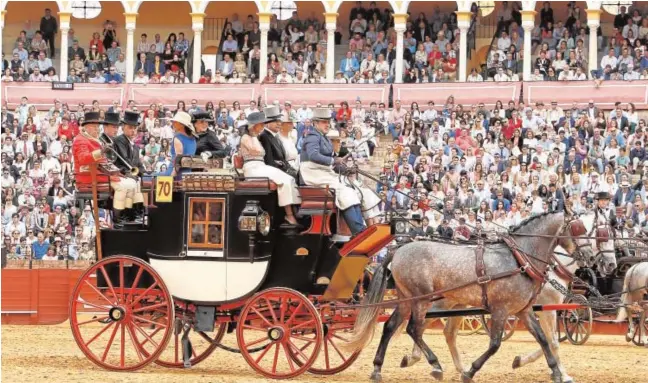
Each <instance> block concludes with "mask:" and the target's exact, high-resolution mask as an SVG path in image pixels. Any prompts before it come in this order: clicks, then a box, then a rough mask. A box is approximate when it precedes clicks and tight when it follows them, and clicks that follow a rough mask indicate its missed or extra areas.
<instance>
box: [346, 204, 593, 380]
mask: <svg viewBox="0 0 648 383" xmlns="http://www.w3.org/2000/svg"><path fill="white" fill-rule="evenodd" d="M585 234H586V230H585V228H584V226H583V223H582V222H581V221H580V220H578V219H576V220H570V218H569V217H568V216H566V214H565V213H563V212H560V213H549V214H543V215H539V216H536V217H533V218H531V219H529V220H527V221H525V222H523V223H522V224H520V225H519V226H517V227H515V228H512V229H511V231H510V233H509V235H510V237H511V238H512V239H513V240H514V241H515V242H516V244H517V246H518V249H519V253H522V254H523V255H522V257H526V260H525V262H528V268H529V269H532V270H535V271H538V270H541V271H543V270H545V268H546V266H547V264H548V263H549V262H550V260H549V258H550V257H551V253H552V252H553V251H554V248H555V247H556V246H557V245H560V246H562V247H563V248H564V249H566V250H567V252H568V253H569V254H573V253H575V252H576V251H577V250H578V251H580V249H581V248H583V249H584V250H582V251H583V252H585V254H586V255H585V256H586V257H589V256H593V253H592V249H591V247H586V246H587V245H588V244H589V241H588V240H587V239H582V238H578V237H580V236H583V235H585ZM484 246H485V249H484V250H485V256H484V257H483V259H484V263H485V271H486V273H487V275H489V276H491V277H492V276H496V275H498V274H499V276H501V278H497V279H493V280H492V281H490V282H487V283H484V284H483V285H479V284H477V283H476V280H477V277H476V252H475V247H474V246H457V245H455V244H451V243H443V242H427V241H425V242H412V243H409V244H406V245H404V246H403V247H401V248H399V249H398V250H396V252H395V253H394V254H393V258H392V259H389V258H388V259H386V260H385V261H384V262H383V264H382V265H381V267H379V268H378V270H377V272H376V275H375V276H374V278H373V280H372V282H371V285H370V287H369V291H368V292H367V294H366V296H365V298H364V300H363V304H375V303H377V302H381V301H382V299H383V296H384V293H385V288H386V281H387V272H386V269H387V267H388V266H389V265H390V263H391V271H392V275H393V277H394V282H395V284H396V291H397V294H398V298H399V299H400V300H401V302H399V303H398V306H397V307H396V309H395V310H394V312H393V313H392V315H391V317H390V318H389V320H388V321H387V323H385V326H384V330H383V334H382V337H381V340H380V345H379V346H378V350H377V352H376V357H375V359H374V371H373V373H372V375H371V378H372V379H373V380H374V381H379V380H380V379H381V369H382V365H383V362H384V358H385V353H386V351H387V346H388V344H389V341H390V339H391V337H392V336H393V335H394V333H395V332H397V330H398V328H399V327H400V326H401V324H403V323H404V322H405V320H407V319H408V318H409V323H408V325H407V333H408V335H410V337H412V339H413V340H414V342H415V344H416V345H418V346H419V347H420V348H421V349H422V350H423V353H424V354H425V356H426V358H427V360H428V363H430V365H432V376H433V377H434V378H435V379H438V380H441V379H442V378H443V369H442V367H441V364H440V363H439V361H438V359H437V357H436V355H434V353H433V352H432V350H430V348H429V347H428V346H427V344H426V343H425V342H424V341H423V330H424V329H425V326H424V321H425V314H426V312H427V310H428V309H429V307H430V306H431V304H432V303H431V302H430V297H431V296H433V295H434V294H435V292H442V294H441V295H442V296H443V297H444V298H446V299H449V300H451V301H453V302H457V304H461V305H465V306H472V307H480V306H482V300H483V296H482V287H483V286H485V290H486V292H487V300H488V307H487V308H488V310H489V311H490V312H491V317H492V327H491V331H490V337H491V339H490V345H489V347H488V350H487V351H486V352H485V353H484V354H483V355H482V356H480V357H479V358H478V359H477V360H476V361H474V362H473V364H472V367H471V368H470V370H468V371H463V372H462V382H463V383H470V382H473V379H472V378H473V377H474V376H475V374H476V373H477V371H479V370H480V369H481V367H482V366H483V365H484V363H485V362H486V361H487V360H488V359H489V358H490V357H491V356H492V355H493V354H495V353H496V352H497V350H498V349H499V347H500V345H501V341H502V334H503V330H504V323H505V321H506V320H507V318H508V317H509V316H510V315H517V316H518V317H520V319H522V321H523V322H524V323H525V324H526V326H527V328H528V329H529V331H530V332H531V334H532V335H533V336H534V337H535V338H536V340H537V341H538V343H540V346H541V347H542V349H543V351H544V354H545V356H546V358H547V363H548V365H549V367H550V368H551V370H552V379H553V382H555V383H558V382H561V381H562V379H561V376H562V375H561V372H560V369H559V368H558V365H557V363H556V360H555V358H554V356H553V354H552V353H551V349H550V347H549V344H548V342H547V339H546V337H545V335H544V333H543V332H542V328H541V327H540V324H539V323H538V321H537V319H536V318H535V315H534V313H533V312H532V311H531V303H532V302H533V300H534V299H535V296H536V294H537V292H538V288H539V287H540V282H539V281H537V280H534V279H532V278H529V276H528V275H526V274H524V273H521V272H518V273H511V272H512V271H513V270H520V269H521V265H520V263H519V262H518V261H517V260H516V258H515V256H514V254H513V251H512V249H511V248H510V247H509V246H508V245H506V244H505V243H495V244H485V245H484ZM525 254H527V255H532V256H531V257H528V256H526V255H525ZM522 269H525V270H526V269H527V268H526V266H523V267H522ZM417 297H424V298H426V299H423V298H417ZM378 312H379V307H378V306H376V305H374V306H368V307H364V308H362V309H361V310H360V312H359V315H358V317H357V320H356V323H355V325H354V329H353V332H352V334H351V337H350V339H349V343H347V344H345V345H343V346H344V348H346V349H348V350H360V349H361V348H362V347H364V345H366V344H367V343H368V342H369V341H370V340H371V338H372V336H373V333H374V328H375V326H376V318H377V316H378Z"/></svg>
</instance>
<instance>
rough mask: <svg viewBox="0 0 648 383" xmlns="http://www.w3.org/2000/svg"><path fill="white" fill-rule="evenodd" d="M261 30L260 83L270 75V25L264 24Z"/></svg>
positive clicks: (260, 27)
mask: <svg viewBox="0 0 648 383" xmlns="http://www.w3.org/2000/svg"><path fill="white" fill-rule="evenodd" d="M259 30H260V31H261V46H260V47H259V48H260V50H261V57H260V59H259V83H260V82H261V81H263V80H265V78H266V76H267V75H268V31H269V30H270V24H268V23H263V24H260V25H259Z"/></svg>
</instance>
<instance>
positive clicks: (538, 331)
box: [518, 311, 563, 383]
mask: <svg viewBox="0 0 648 383" xmlns="http://www.w3.org/2000/svg"><path fill="white" fill-rule="evenodd" d="M518 317H519V318H520V319H521V320H522V321H523V322H524V324H525V325H526V327H527V329H528V330H529V332H530V333H531V335H533V337H534V338H535V339H536V341H537V342H538V343H539V344H540V347H541V348H542V351H543V352H544V354H545V358H546V359H547V364H548V365H549V368H550V369H551V381H552V382H553V383H561V382H562V381H563V380H562V373H561V371H560V368H558V363H557V362H556V358H555V357H554V355H553V353H552V352H551V347H550V346H549V342H548V341H547V337H546V336H545V333H544V332H543V331H542V327H541V326H540V323H538V320H537V319H536V317H535V314H534V313H533V312H532V311H527V312H526V313H520V314H519V315H518Z"/></svg>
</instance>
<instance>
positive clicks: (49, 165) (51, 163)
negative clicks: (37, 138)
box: [41, 153, 61, 174]
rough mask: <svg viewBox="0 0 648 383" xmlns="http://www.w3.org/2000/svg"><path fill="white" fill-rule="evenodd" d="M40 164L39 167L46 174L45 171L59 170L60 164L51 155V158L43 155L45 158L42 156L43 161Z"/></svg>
mask: <svg viewBox="0 0 648 383" xmlns="http://www.w3.org/2000/svg"><path fill="white" fill-rule="evenodd" d="M52 154H53V153H52ZM41 164H42V165H41V167H42V169H43V171H44V172H45V174H47V172H49V171H50V170H58V171H61V164H60V163H59V161H58V160H57V159H56V158H54V157H51V158H47V157H45V158H43V161H42V162H41Z"/></svg>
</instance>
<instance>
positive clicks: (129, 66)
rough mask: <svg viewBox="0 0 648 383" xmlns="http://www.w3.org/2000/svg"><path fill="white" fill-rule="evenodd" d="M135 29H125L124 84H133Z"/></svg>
mask: <svg viewBox="0 0 648 383" xmlns="http://www.w3.org/2000/svg"><path fill="white" fill-rule="evenodd" d="M134 35H135V28H127V29H126V82H133V75H134V74H135V47H134V45H135V43H134Z"/></svg>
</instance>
